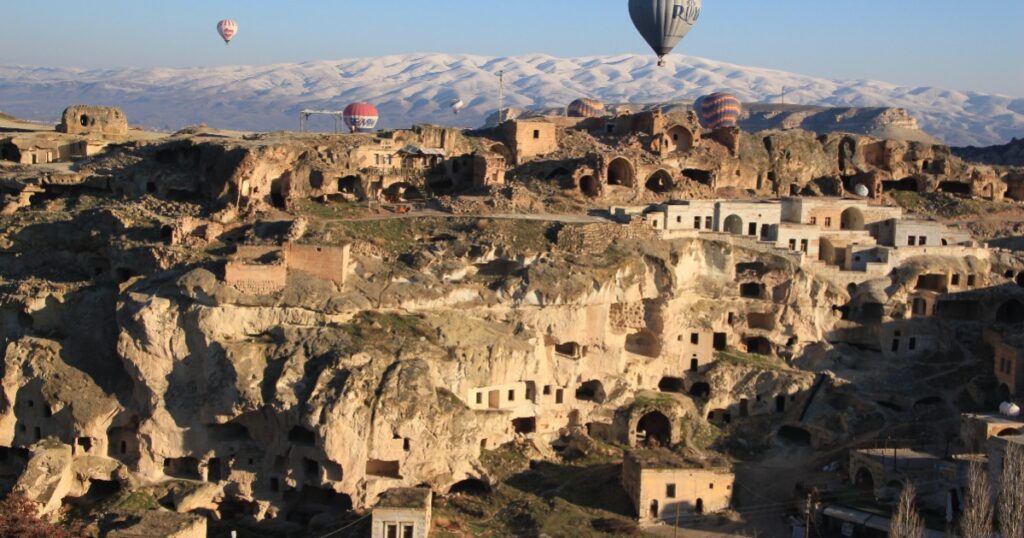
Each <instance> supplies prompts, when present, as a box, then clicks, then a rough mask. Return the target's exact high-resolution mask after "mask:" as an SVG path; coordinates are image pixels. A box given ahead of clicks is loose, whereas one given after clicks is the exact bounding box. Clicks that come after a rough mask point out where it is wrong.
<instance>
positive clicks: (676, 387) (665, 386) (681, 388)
mask: <svg viewBox="0 0 1024 538" xmlns="http://www.w3.org/2000/svg"><path fill="white" fill-rule="evenodd" d="M658 390H660V391H661V392H675V393H679V394H683V393H685V392H686V383H685V382H684V381H683V379H682V378H679V377H663V378H661V381H660V382H659V383H658Z"/></svg>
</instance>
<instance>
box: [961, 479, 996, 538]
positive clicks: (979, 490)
mask: <svg viewBox="0 0 1024 538" xmlns="http://www.w3.org/2000/svg"><path fill="white" fill-rule="evenodd" d="M992 513H993V507H992V486H991V485H990V484H989V479H988V473H987V472H985V467H984V466H983V465H982V464H981V463H980V462H977V461H975V462H972V463H971V467H970V469H969V470H968V471H967V494H966V499H964V513H963V515H962V516H961V517H960V534H962V535H963V538H990V537H991V536H992V529H993V527H992Z"/></svg>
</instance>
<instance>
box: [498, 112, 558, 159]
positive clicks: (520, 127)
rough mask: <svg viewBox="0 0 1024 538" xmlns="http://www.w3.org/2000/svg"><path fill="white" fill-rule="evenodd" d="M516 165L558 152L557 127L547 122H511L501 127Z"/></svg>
mask: <svg viewBox="0 0 1024 538" xmlns="http://www.w3.org/2000/svg"><path fill="white" fill-rule="evenodd" d="M501 130H502V133H503V134H504V138H505V142H506V143H507V144H508V146H509V147H510V148H511V149H512V153H513V154H514V155H515V160H516V164H522V163H523V162H525V161H528V160H530V159H532V158H533V157H537V156H540V155H546V154H548V153H553V152H555V151H557V150H558V126H556V125H555V124H554V123H550V122H547V121H528V120H512V121H508V122H505V123H504V124H502V126H501Z"/></svg>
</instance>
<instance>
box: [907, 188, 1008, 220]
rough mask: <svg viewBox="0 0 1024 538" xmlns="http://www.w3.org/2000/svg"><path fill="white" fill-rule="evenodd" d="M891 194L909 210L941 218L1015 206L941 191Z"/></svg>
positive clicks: (982, 212)
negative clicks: (961, 196)
mask: <svg viewBox="0 0 1024 538" xmlns="http://www.w3.org/2000/svg"><path fill="white" fill-rule="evenodd" d="M891 194H892V198H893V200H894V201H895V202H896V204H897V205H899V206H900V207H902V208H903V209H906V210H907V211H909V212H912V213H917V214H918V215H922V216H926V217H937V218H942V219H957V218H962V217H968V216H972V215H982V214H985V213H998V212H1000V211H1006V210H1009V209H1013V208H1015V207H1017V206H1016V205H1015V204H1012V203H1008V202H991V201H988V200H976V199H972V198H960V197H958V196H952V195H949V194H946V193H942V192H928V193H918V192H912V191H894V192H892V193H891Z"/></svg>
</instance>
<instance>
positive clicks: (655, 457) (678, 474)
mask: <svg viewBox="0 0 1024 538" xmlns="http://www.w3.org/2000/svg"><path fill="white" fill-rule="evenodd" d="M735 480H736V477H735V475H734V474H733V472H732V469H730V468H729V467H725V466H704V465H701V464H699V463H695V462H691V461H687V460H686V459H685V458H683V457H682V456H679V455H678V454H676V453H674V452H672V451H670V450H668V449H664V448H660V449H645V450H632V451H630V452H627V453H626V457H625V459H624V461H623V463H622V486H623V488H624V489H625V490H626V493H627V494H628V495H629V498H630V500H631V501H633V506H634V507H635V508H636V511H637V517H638V519H639V520H640V522H641V523H655V522H658V521H674V520H675V519H676V517H677V516H682V515H692V514H709V513H713V512H720V511H722V510H725V509H727V508H729V505H730V503H731V502H732V486H733V483H734V482H735Z"/></svg>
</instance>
